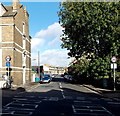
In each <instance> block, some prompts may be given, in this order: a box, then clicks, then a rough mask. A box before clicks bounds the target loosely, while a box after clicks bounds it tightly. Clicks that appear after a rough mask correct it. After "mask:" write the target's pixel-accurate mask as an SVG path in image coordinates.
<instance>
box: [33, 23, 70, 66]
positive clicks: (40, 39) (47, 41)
mask: <svg viewBox="0 0 120 116" xmlns="http://www.w3.org/2000/svg"><path fill="white" fill-rule="evenodd" d="M62 29H63V28H62V27H61V26H60V24H59V23H54V24H52V25H50V26H48V28H47V29H46V30H40V31H39V32H37V33H36V34H35V38H33V39H32V59H36V60H34V61H32V65H38V63H37V62H38V53H37V51H40V64H49V65H55V66H65V67H66V66H68V65H69V63H70V61H71V59H68V54H67V53H68V51H67V50H62V49H60V44H61V40H60V35H61V34H62ZM56 48H57V49H56Z"/></svg>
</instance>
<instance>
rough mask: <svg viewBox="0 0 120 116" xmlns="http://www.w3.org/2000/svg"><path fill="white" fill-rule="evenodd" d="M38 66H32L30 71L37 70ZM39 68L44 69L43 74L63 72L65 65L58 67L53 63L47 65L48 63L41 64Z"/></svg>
mask: <svg viewBox="0 0 120 116" xmlns="http://www.w3.org/2000/svg"><path fill="white" fill-rule="evenodd" d="M37 69H38V66H32V71H33V72H35V71H37ZM40 69H43V70H44V73H45V74H59V75H61V74H64V73H65V71H66V69H67V67H58V66H53V65H49V64H43V65H42V66H40Z"/></svg>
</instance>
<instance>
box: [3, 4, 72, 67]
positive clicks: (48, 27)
mask: <svg viewBox="0 0 120 116" xmlns="http://www.w3.org/2000/svg"><path fill="white" fill-rule="evenodd" d="M4 4H8V3H4ZM9 4H11V3H9ZM21 4H23V5H24V6H26V7H27V11H28V13H29V32H30V36H31V37H32V40H31V52H32V54H31V56H32V57H31V63H32V65H38V52H39V53H40V64H41V65H42V64H49V65H55V66H62V67H67V66H68V65H69V63H70V62H71V58H68V57H69V56H68V55H67V53H68V51H67V50H66V49H62V48H61V46H60V45H61V43H62V41H61V40H60V35H62V30H63V28H62V27H61V26H60V24H59V23H58V21H59V17H58V15H57V12H58V11H59V4H60V3H59V2H21Z"/></svg>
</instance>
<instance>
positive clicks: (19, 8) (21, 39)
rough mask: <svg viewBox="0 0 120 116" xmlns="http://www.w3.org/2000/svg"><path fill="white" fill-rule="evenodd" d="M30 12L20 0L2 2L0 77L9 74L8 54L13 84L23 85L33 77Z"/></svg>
mask: <svg viewBox="0 0 120 116" xmlns="http://www.w3.org/2000/svg"><path fill="white" fill-rule="evenodd" d="M28 23H29V14H28V12H27V11H26V7H24V6H23V5H22V4H20V2H19V0H13V2H12V5H3V4H2V3H0V78H1V77H2V75H3V74H8V72H7V69H6V68H7V65H6V62H7V61H6V59H5V58H6V56H10V57H11V61H10V73H9V74H10V76H12V78H13V84H15V85H22V84H25V83H28V82H30V79H31V37H30V36H29V24H28Z"/></svg>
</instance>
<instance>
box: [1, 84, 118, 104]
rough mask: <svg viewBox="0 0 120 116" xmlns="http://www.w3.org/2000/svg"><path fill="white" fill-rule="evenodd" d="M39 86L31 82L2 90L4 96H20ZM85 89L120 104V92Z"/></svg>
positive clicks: (89, 86) (88, 86)
mask: <svg viewBox="0 0 120 116" xmlns="http://www.w3.org/2000/svg"><path fill="white" fill-rule="evenodd" d="M38 85H39V83H38V82H31V83H29V84H26V85H24V86H17V87H12V88H10V89H2V95H3V96H4V95H15V94H20V93H23V92H26V91H29V90H30V89H32V88H34V87H37V86H38ZM83 86H84V87H86V88H88V89H91V90H92V91H95V92H97V93H98V94H99V95H101V96H104V97H107V98H111V99H113V100H115V101H119V102H120V90H116V91H114V90H109V89H102V88H96V87H94V86H92V85H86V84H83Z"/></svg>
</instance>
